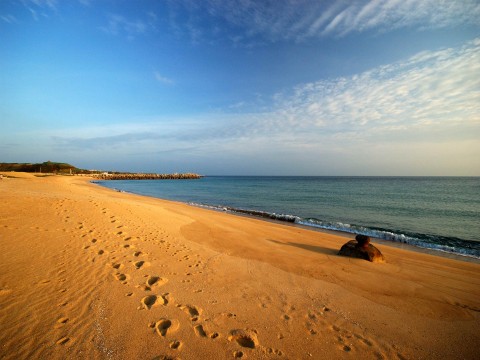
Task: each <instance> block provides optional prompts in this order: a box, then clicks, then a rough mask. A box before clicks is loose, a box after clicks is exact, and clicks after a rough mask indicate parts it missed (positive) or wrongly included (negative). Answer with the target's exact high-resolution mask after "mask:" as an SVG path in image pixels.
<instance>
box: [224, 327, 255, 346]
mask: <svg viewBox="0 0 480 360" xmlns="http://www.w3.org/2000/svg"><path fill="white" fill-rule="evenodd" d="M228 341H235V342H236V343H237V344H238V345H240V346H241V347H246V348H250V349H255V347H256V346H258V338H257V331H256V330H250V329H245V330H243V329H235V330H232V331H230V336H229V337H228Z"/></svg>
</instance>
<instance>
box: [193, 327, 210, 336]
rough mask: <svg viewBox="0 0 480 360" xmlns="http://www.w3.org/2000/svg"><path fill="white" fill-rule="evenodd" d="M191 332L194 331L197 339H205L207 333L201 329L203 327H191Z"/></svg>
mask: <svg viewBox="0 0 480 360" xmlns="http://www.w3.org/2000/svg"><path fill="white" fill-rule="evenodd" d="M193 331H195V335H197V336H199V337H207V333H206V332H205V330H204V329H203V325H195V326H194V327H193Z"/></svg>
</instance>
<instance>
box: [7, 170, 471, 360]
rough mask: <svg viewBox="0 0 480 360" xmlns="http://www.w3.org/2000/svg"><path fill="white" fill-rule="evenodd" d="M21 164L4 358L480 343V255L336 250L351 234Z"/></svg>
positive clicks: (277, 353) (328, 355)
mask: <svg viewBox="0 0 480 360" xmlns="http://www.w3.org/2000/svg"><path fill="white" fill-rule="evenodd" d="M7 175H11V174H10V173H9V174H7ZM15 176H17V177H16V178H8V179H5V178H4V179H3V180H0V199H1V204H2V206H1V207H0V247H1V253H0V254H1V255H0V346H1V347H0V358H2V359H170V358H171V359H175V358H178V359H184V360H185V359H232V358H247V359H343V358H345V359H441V358H445V359H447V358H448V359H474V358H476V357H477V356H478V346H479V345H480V331H479V330H480V265H479V263H478V262H473V263H472V262H465V261H458V260H452V259H446V258H441V257H438V256H432V255H428V254H422V253H418V252H413V251H408V250H403V249H397V248H393V247H390V246H385V245H378V248H379V249H380V250H381V251H382V252H383V254H384V255H385V257H386V259H387V262H386V263H385V264H372V263H369V262H367V261H364V260H360V259H350V258H344V257H340V256H337V255H336V253H337V251H338V249H339V248H340V247H341V245H342V244H343V243H345V242H346V241H347V240H348V239H347V238H346V237H344V236H342V235H340V234H339V235H332V234H327V233H322V232H317V231H311V230H304V229H301V228H298V227H293V226H288V225H282V224H276V223H271V222H266V221H260V220H257V219H251V218H246V217H239V216H234V215H228V214H223V213H218V212H213V211H210V210H205V209H198V208H193V207H190V206H187V205H184V204H180V203H175V202H168V201H163V200H158V199H152V198H148V197H142V196H137V195H132V194H125V193H119V192H115V191H112V190H108V189H104V188H101V187H99V186H97V185H94V184H91V183H89V182H88V178H83V177H66V176H46V177H36V176H34V175H32V174H17V173H16V174H15ZM352 237H353V236H352Z"/></svg>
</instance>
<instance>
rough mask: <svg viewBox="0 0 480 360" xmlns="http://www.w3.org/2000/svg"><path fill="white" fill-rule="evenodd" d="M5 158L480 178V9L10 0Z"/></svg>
mask: <svg viewBox="0 0 480 360" xmlns="http://www.w3.org/2000/svg"><path fill="white" fill-rule="evenodd" d="M0 129H1V131H0V162H43V161H47V160H51V161H58V162H68V163H71V164H73V165H75V166H77V167H80V168H85V169H101V170H115V171H139V172H157V173H172V172H196V173H199V174H202V175H346V176H350V175H352V176H368V175H372V176H377V175H380V176H382V175H384V176H423V175H427V176H450V175H452V176H480V1H479V0H373V1H361V0H358V1H348V0H338V1H331V0H328V1H324V0H316V1H315V0H271V1H269V0H135V1H134V0H15V1H14V0H0Z"/></svg>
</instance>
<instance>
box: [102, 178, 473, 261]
mask: <svg viewBox="0 0 480 360" xmlns="http://www.w3.org/2000/svg"><path fill="white" fill-rule="evenodd" d="M95 183H98V184H101V185H103V186H105V187H109V188H113V189H116V190H118V191H125V192H131V193H136V194H141V195H148V196H152V197H157V198H162V199H168V200H174V201H181V202H185V203H188V204H191V205H195V206H201V207H206V208H210V209H215V210H219V211H226V212H231V213H240V214H249V215H253V216H257V217H262V218H269V219H275V220H279V221H287V222H292V223H296V224H301V225H305V226H310V227H314V228H321V229H328V230H338V231H344V232H349V233H355V234H364V235H368V236H371V237H375V238H380V239H383V240H387V241H392V242H400V243H405V244H409V245H413V246H417V247H421V248H427V249H433V250H437V251H443V252H448V253H454V254H458V255H464V256H469V257H474V258H480V177H296V176H292V177H290V176H287V177H285V176H280V177H265V176H207V177H203V178H201V179H199V180H109V181H95Z"/></svg>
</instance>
